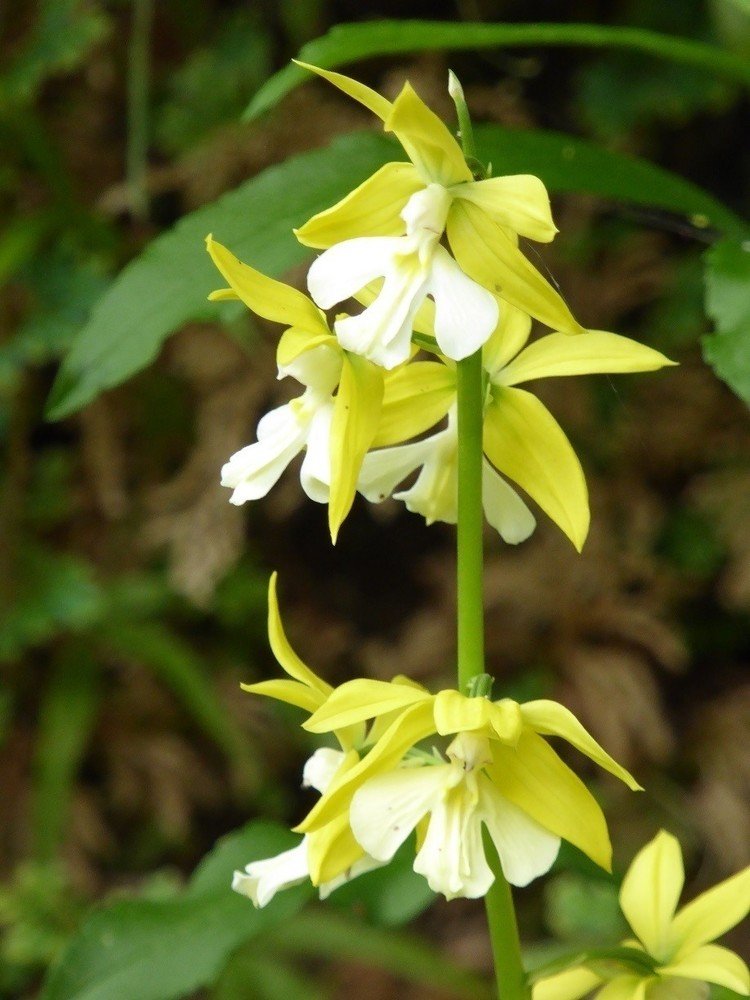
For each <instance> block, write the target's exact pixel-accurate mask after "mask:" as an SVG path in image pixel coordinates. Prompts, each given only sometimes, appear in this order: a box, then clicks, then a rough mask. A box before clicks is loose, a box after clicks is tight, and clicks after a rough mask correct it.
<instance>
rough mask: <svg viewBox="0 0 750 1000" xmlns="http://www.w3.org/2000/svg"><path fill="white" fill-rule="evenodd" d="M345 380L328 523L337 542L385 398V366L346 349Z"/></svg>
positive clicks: (337, 411)
mask: <svg viewBox="0 0 750 1000" xmlns="http://www.w3.org/2000/svg"><path fill="white" fill-rule="evenodd" d="M343 362H344V363H343V367H342V370H341V382H340V383H339V389H338V393H337V394H336V398H335V400H334V404H333V420H332V423H331V492H330V497H329V500H328V527H329V529H330V532H331V540H332V541H333V542H334V544H335V542H336V537H337V535H338V531H339V528H340V527H341V525H342V524H343V523H344V520H345V518H346V515H347V514H348V513H349V511H350V510H351V507H352V503H353V502H354V496H355V493H356V492H357V479H358V478H359V473H360V470H361V468H362V462H363V460H364V457H365V455H366V454H367V451H368V450H369V448H370V447H371V446H372V443H373V438H374V437H375V432H376V431H377V429H378V422H379V420H380V406H381V401H382V399H383V369H382V368H380V367H379V366H378V365H375V364H373V363H372V362H371V361H368V360H367V359H366V358H362V357H359V355H357V354H350V353H349V352H348V351H344V352H343Z"/></svg>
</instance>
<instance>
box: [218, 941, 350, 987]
mask: <svg viewBox="0 0 750 1000" xmlns="http://www.w3.org/2000/svg"><path fill="white" fill-rule="evenodd" d="M250 983H252V988H253V992H252V996H253V1000H281V998H282V997H283V1000H330V996H331V995H330V993H329V992H328V990H323V989H322V988H321V987H320V986H319V985H318V984H317V983H316V982H315V981H314V980H313V979H311V978H310V976H309V975H304V976H303V975H300V973H298V972H296V971H295V970H294V969H292V968H291V966H289V965H285V964H284V962H283V960H282V959H280V958H279V956H278V955H274V954H259V953H258V949H257V948H255V947H254V946H253V945H250V947H249V948H247V949H244V950H242V951H240V953H239V954H238V955H235V956H234V957H233V958H232V960H231V962H230V963H229V966H228V967H227V969H226V971H225V972H224V974H223V975H222V977H221V979H220V980H219V982H218V983H217V985H216V988H215V989H214V990H213V992H212V993H211V1000H248V987H249V984H250Z"/></svg>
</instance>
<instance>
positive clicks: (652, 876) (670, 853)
mask: <svg viewBox="0 0 750 1000" xmlns="http://www.w3.org/2000/svg"><path fill="white" fill-rule="evenodd" d="M684 881H685V873H684V870H683V867H682V851H681V849H680V844H679V842H678V841H677V839H676V838H675V837H673V836H672V835H671V834H669V833H667V832H666V831H665V830H661V831H660V832H659V833H657V835H656V836H655V837H654V839H653V840H652V841H651V842H650V843H649V844H646V846H645V847H644V848H643V849H642V850H640V851H639V852H638V854H636V856H635V858H634V859H633V862H632V864H631V865H630V868H628V871H627V874H626V875H625V878H624V879H623V882H622V888H621V889H620V906H621V907H622V912H623V913H624V914H625V916H626V917H627V920H628V923H629V924H630V926H631V927H632V928H633V930H634V931H635V933H636V934H637V935H638V937H639V938H640V940H641V943H642V944H643V946H644V948H645V949H646V951H647V952H649V954H651V955H653V956H654V958H657V959H662V958H665V957H666V954H667V948H668V946H669V928H670V924H671V921H672V917H673V916H674V911H675V908H676V907H677V903H678V901H679V898H680V893H681V892H682V886H683V883H684Z"/></svg>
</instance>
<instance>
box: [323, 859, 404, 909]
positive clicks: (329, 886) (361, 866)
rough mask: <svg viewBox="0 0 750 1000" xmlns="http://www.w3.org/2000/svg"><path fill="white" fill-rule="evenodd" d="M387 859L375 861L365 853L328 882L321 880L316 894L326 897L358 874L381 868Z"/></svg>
mask: <svg viewBox="0 0 750 1000" xmlns="http://www.w3.org/2000/svg"><path fill="white" fill-rule="evenodd" d="M387 863H388V862H387V861H376V860H375V858H371V857H370V856H369V854H365V856H364V857H363V858H360V859H359V861H355V862H354V864H353V865H352V866H351V868H348V869H347V870H346V871H345V872H344V873H343V874H341V875H337V876H336V878H332V879H331V881H330V882H322V883H321V885H320V886H319V888H318V894H319V896H320V898H321V899H328V897H329V896H330V895H331V893H332V892H335V891H336V889H338V887H339V886H341V885H344V884H345V883H346V882H351V880H352V879H353V878H356V877H357V876H358V875H364V874H365V873H366V872H371V871H373V870H374V869H375V868H382V867H383V865H385V864H387Z"/></svg>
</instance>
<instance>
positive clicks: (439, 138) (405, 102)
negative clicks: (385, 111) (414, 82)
mask: <svg viewBox="0 0 750 1000" xmlns="http://www.w3.org/2000/svg"><path fill="white" fill-rule="evenodd" d="M385 129H386V131H387V132H393V133H394V134H395V135H396V136H397V138H398V140H399V142H400V143H401V145H402V146H403V147H404V149H405V150H406V152H407V154H408V156H409V159H410V160H411V161H412V163H413V164H414V166H415V167H416V168H417V170H418V171H419V174H420V176H421V177H422V180H423V181H424V182H425V184H442V185H443V187H449V186H450V185H451V184H460V183H461V182H462V181H470V180H471V179H472V178H471V171H470V170H469V168H468V167H467V165H466V160H465V159H464V154H463V153H462V151H461V147H460V146H459V144H458V143H457V142H456V140H455V139H454V137H453V136H452V135H451V133H450V132H449V131H448V129H447V127H446V125H445V123H444V122H443V121H441V119H440V118H438V116H437V115H436V114H435V112H434V111H431V110H430V109H429V108H428V107H427V105H426V104H425V103H424V101H423V100H422V99H421V97H419V95H418V94H417V93H416V91H415V90H414V88H413V87H412V86H411V84H410V83H405V84H404V87H403V90H402V91H401V93H400V94H399V95H398V97H397V98H396V100H395V101H394V102H393V106H392V108H391V111H390V114H389V115H388V117H387V118H386V119H385Z"/></svg>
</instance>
